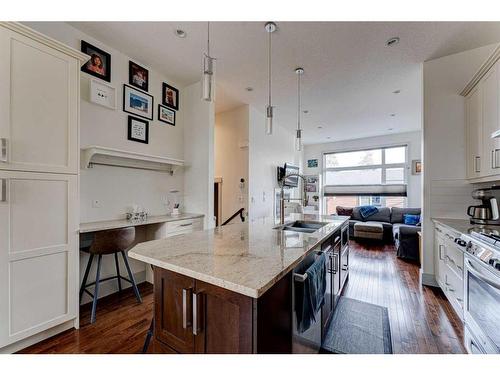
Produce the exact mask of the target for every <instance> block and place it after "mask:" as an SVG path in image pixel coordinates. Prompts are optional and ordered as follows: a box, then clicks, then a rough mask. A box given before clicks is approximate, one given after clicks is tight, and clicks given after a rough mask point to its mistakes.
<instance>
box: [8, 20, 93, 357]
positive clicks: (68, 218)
mask: <svg viewBox="0 0 500 375" xmlns="http://www.w3.org/2000/svg"><path fill="white" fill-rule="evenodd" d="M0 52H1V53H0V77H1V78H0V352H11V351H14V350H17V349H19V348H20V347H24V346H27V345H29V344H31V343H33V342H36V341H39V340H41V339H43V338H44V337H47V336H50V335H51V334H55V333H57V332H58V331H60V330H63V329H67V328H69V327H72V326H77V324H78V323H77V314H78V298H77V295H78V293H77V289H78V278H79V274H78V269H77V267H78V222H79V220H78V209H79V197H78V172H79V160H78V159H79V97H80V78H79V75H80V66H81V64H82V63H84V62H85V61H86V60H87V59H88V56H87V55H84V54H82V53H81V52H79V51H77V50H74V49H72V48H69V47H67V46H65V45H64V44H61V43H59V42H57V41H55V40H53V39H51V38H48V37H45V36H44V35H42V34H40V33H38V32H35V31H33V30H31V29H30V28H27V27H25V26H23V25H21V24H18V23H9V22H7V23H0Z"/></svg>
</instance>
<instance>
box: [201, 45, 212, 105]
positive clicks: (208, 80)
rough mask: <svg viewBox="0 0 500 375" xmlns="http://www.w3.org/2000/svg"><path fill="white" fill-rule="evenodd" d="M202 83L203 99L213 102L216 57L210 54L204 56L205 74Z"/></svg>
mask: <svg viewBox="0 0 500 375" xmlns="http://www.w3.org/2000/svg"><path fill="white" fill-rule="evenodd" d="M201 84H202V89H201V94H202V99H203V100H205V101H207V102H211V101H212V100H213V96H214V95H213V91H214V59H213V58H212V57H210V56H208V55H205V56H204V57H203V76H202V79H201Z"/></svg>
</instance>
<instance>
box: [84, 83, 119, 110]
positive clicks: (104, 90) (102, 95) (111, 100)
mask: <svg viewBox="0 0 500 375" xmlns="http://www.w3.org/2000/svg"><path fill="white" fill-rule="evenodd" d="M89 98H90V102H91V103H94V104H99V105H102V106H103V107H107V108H109V109H116V89H115V88H114V87H113V86H111V85H108V84H106V83H103V82H101V81H98V80H97V79H91V80H90V95H89Z"/></svg>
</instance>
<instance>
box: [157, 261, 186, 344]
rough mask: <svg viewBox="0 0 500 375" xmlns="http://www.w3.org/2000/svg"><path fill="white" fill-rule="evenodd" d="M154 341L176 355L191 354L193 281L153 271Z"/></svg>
mask: <svg viewBox="0 0 500 375" xmlns="http://www.w3.org/2000/svg"><path fill="white" fill-rule="evenodd" d="M154 278H155V338H156V339H157V340H159V341H161V342H162V343H163V344H166V345H168V346H169V347H171V348H172V349H173V350H175V351H177V352H179V353H193V352H194V349H195V345H194V344H195V342H194V335H193V329H192V319H193V317H192V306H191V301H192V299H191V295H192V293H193V291H194V287H195V282H194V279H192V278H190V277H187V276H183V275H180V274H178V273H175V272H170V271H167V270H163V269H160V268H155V274H154Z"/></svg>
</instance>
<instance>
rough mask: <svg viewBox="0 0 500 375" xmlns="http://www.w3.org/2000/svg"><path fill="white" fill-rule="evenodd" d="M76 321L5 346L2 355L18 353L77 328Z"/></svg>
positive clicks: (0, 351)
mask: <svg viewBox="0 0 500 375" xmlns="http://www.w3.org/2000/svg"><path fill="white" fill-rule="evenodd" d="M75 323H76V319H71V320H69V321H67V322H65V323H62V324H59V325H58V326H55V327H52V328H49V329H47V330H45V331H43V332H40V333H38V334H36V335H33V336H30V337H27V338H25V339H24V340H20V341H18V342H15V343H13V344H10V345H7V346H4V347H3V348H0V354H10V353H15V352H18V351H19V350H22V349H24V348H27V347H28V346H31V345H34V344H36V343H38V342H40V341H43V340H45V339H48V338H49V337H52V336H55V335H57V334H59V333H61V332H64V331H67V330H68V329H72V328H75Z"/></svg>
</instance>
